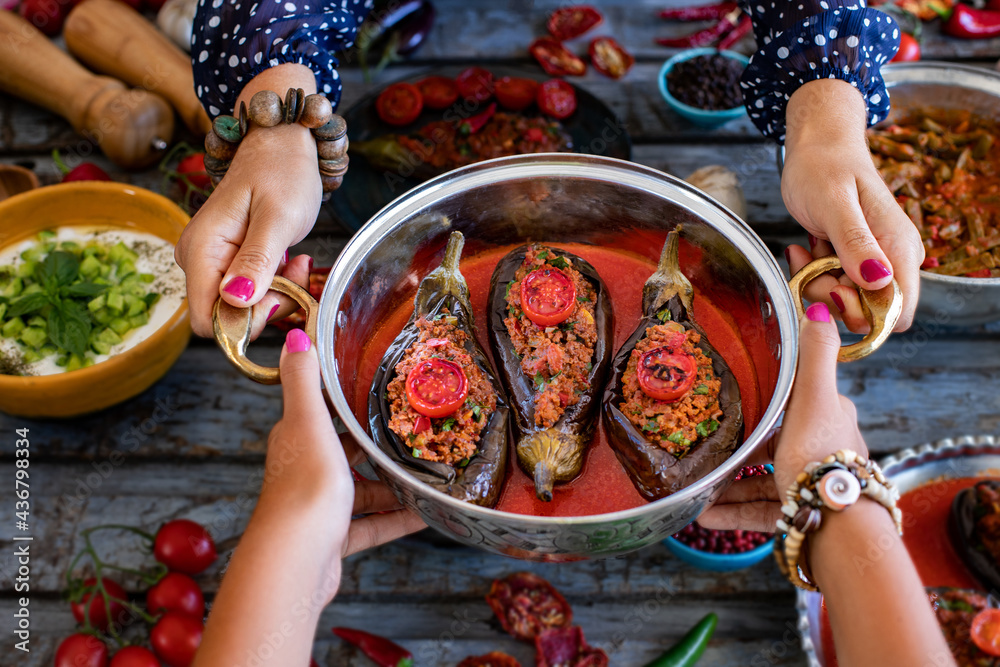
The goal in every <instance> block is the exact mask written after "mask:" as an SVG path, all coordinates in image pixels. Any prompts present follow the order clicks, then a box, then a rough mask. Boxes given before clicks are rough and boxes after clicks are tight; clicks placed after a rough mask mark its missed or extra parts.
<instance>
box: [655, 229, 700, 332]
mask: <svg viewBox="0 0 1000 667" xmlns="http://www.w3.org/2000/svg"><path fill="white" fill-rule="evenodd" d="M680 231H681V225H677V227H675V228H674V229H673V230H671V231H670V233H668V234H667V242H666V243H664V244H663V252H662V253H660V261H659V263H658V264H657V267H656V273H654V274H653V275H651V276H650V277H649V279H648V280H647V281H646V285H645V286H644V287H643V290H642V305H643V309H644V310H645V312H646V315H655V314H656V313H657V312H658V311H659V310H660V309H662V308H663V307H664V306H665V305H666V303H667V301H669V300H670V299H671V297H674V296H677V297H679V298H680V300H681V305H683V306H684V308H685V309H686V310H687V311H688V312H689V313H690V312H691V303H692V299H693V297H694V288H693V287H692V286H691V281H690V280H688V279H687V276H685V275H684V273H683V272H682V271H681V264H680V238H681V235H680Z"/></svg>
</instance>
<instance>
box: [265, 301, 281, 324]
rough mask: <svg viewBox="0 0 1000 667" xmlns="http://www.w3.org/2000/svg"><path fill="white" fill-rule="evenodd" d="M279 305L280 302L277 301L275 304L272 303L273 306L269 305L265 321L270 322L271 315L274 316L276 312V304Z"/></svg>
mask: <svg viewBox="0 0 1000 667" xmlns="http://www.w3.org/2000/svg"><path fill="white" fill-rule="evenodd" d="M279 305H280V304H277V303H276V304H274V305H273V306H271V312H270V313H268V314H267V321H268V322H270V321H271V318H272V317H274V314H275V313H276V312H278V306H279Z"/></svg>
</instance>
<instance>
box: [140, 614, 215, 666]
mask: <svg viewBox="0 0 1000 667" xmlns="http://www.w3.org/2000/svg"><path fill="white" fill-rule="evenodd" d="M204 629H205V627H204V625H202V622H201V619H199V618H195V617H194V616H188V615H187V614H181V613H179V612H176V611H168V612H167V613H165V614H164V615H163V616H162V617H161V618H160V620H159V621H157V622H156V625H154V626H153V629H152V630H150V632H149V643H150V644H151V645H152V646H153V651H155V652H156V655H157V656H158V657H159V658H160V660H162V661H163V662H164V663H165V664H166V665H167V667H188V665H190V664H191V662H192V661H194V654H195V653H197V652H198V646H199V645H200V644H201V635H202V632H203V631H204Z"/></svg>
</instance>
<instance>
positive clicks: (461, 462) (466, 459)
mask: <svg viewBox="0 0 1000 667" xmlns="http://www.w3.org/2000/svg"><path fill="white" fill-rule="evenodd" d="M456 465H458V467H459V468H464V467H465V466H467V465H469V459H468V457H466V458H464V459H462V460H461V461H459V462H458V463H457V464H456Z"/></svg>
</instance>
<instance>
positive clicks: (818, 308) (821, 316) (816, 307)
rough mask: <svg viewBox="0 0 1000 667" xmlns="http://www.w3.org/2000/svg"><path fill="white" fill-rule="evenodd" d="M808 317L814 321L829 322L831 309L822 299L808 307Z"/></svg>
mask: <svg viewBox="0 0 1000 667" xmlns="http://www.w3.org/2000/svg"><path fill="white" fill-rule="evenodd" d="M806 317H808V318H809V319H810V320H811V321H813V322H829V321H830V309H829V308H827V307H826V304H825V303H823V302H822V301H820V302H819V303H814V304H813V305H811V306H809V307H808V308H806Z"/></svg>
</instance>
